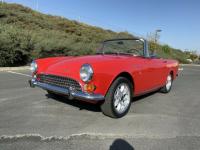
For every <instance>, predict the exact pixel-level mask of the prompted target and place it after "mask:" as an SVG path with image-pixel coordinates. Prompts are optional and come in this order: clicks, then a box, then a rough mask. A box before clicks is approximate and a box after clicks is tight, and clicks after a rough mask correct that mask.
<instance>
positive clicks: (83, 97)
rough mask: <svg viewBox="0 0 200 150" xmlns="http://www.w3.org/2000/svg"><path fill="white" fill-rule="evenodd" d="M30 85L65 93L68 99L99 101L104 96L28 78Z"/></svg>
mask: <svg viewBox="0 0 200 150" xmlns="http://www.w3.org/2000/svg"><path fill="white" fill-rule="evenodd" d="M29 84H30V87H32V88H34V87H36V86H37V87H40V88H42V89H44V90H49V91H53V92H55V93H59V94H63V95H67V96H68V97H69V99H80V100H89V101H101V100H104V96H103V95H101V94H89V93H85V92H76V91H72V90H70V88H69V89H68V88H62V87H58V86H53V85H50V84H46V83H41V82H38V81H36V80H35V79H31V80H29Z"/></svg>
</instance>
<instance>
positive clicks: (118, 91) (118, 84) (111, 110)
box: [101, 77, 132, 118]
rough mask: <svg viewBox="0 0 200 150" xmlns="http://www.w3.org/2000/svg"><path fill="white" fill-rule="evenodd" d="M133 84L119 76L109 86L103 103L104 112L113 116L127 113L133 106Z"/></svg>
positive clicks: (118, 116)
mask: <svg viewBox="0 0 200 150" xmlns="http://www.w3.org/2000/svg"><path fill="white" fill-rule="evenodd" d="M131 99H132V84H131V82H130V81H129V80H128V79H126V78H124V77H119V78H117V79H116V80H115V81H114V82H113V83H112V85H111V87H110V88H109V90H108V92H107V94H106V96H105V102H104V103H103V104H102V105H101V110H102V112H103V113H104V114H105V115H107V116H110V117H113V118H120V117H123V116H125V115H126V114H127V112H128V111H129V109H130V106H131Z"/></svg>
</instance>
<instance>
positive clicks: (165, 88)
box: [160, 73, 173, 93]
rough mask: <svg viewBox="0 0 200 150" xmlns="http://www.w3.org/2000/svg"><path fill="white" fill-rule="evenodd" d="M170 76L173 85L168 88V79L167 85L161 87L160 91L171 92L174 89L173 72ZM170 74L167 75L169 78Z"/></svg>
mask: <svg viewBox="0 0 200 150" xmlns="http://www.w3.org/2000/svg"><path fill="white" fill-rule="evenodd" d="M168 76H171V86H170V88H167V80H166V84H165V86H163V87H162V88H161V89H160V92H161V93H169V92H170V91H171V89H172V84H173V75H172V73H170V74H169V75H168ZM168 76H167V78H168Z"/></svg>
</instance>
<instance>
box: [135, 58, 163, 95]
mask: <svg viewBox="0 0 200 150" xmlns="http://www.w3.org/2000/svg"><path fill="white" fill-rule="evenodd" d="M160 67H161V66H160V65H159V64H157V63H156V61H155V60H154V59H151V58H145V57H141V58H140V59H138V61H137V63H136V64H134V70H135V71H134V74H133V78H134V82H135V94H136V95H140V94H141V93H146V92H148V91H151V90H152V89H155V88H156V87H158V80H159V79H158V76H159V75H158V74H159V73H160V72H161V70H160Z"/></svg>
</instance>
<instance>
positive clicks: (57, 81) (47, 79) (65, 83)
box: [38, 74, 81, 91]
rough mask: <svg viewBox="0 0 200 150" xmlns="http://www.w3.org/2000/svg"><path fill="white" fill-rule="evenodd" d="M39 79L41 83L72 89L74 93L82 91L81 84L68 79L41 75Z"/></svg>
mask: <svg viewBox="0 0 200 150" xmlns="http://www.w3.org/2000/svg"><path fill="white" fill-rule="evenodd" d="M38 78H39V81H40V82H41V83H46V84H50V85H54V86H58V87H63V88H72V89H73V90H74V91H81V86H80V84H79V83H78V82H77V81H76V80H74V79H71V78H68V77H61V76H56V75H46V74H39V75H38Z"/></svg>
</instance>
